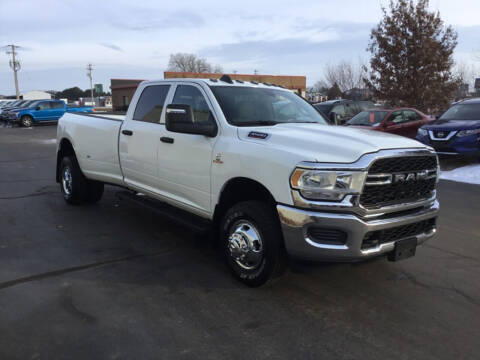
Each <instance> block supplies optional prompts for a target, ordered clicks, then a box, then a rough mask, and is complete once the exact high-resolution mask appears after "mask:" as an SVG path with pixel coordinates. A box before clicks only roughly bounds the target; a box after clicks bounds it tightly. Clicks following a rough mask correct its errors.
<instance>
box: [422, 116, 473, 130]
mask: <svg viewBox="0 0 480 360" xmlns="http://www.w3.org/2000/svg"><path fill="white" fill-rule="evenodd" d="M479 127H480V119H479V120H441V119H438V120H433V121H430V122H429V123H428V124H426V125H423V126H422V129H425V130H439V131H440V130H450V131H452V130H469V129H477V128H479Z"/></svg>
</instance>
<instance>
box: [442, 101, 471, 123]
mask: <svg viewBox="0 0 480 360" xmlns="http://www.w3.org/2000/svg"><path fill="white" fill-rule="evenodd" d="M440 120H480V104H457V105H453V106H452V107H451V108H450V109H448V110H447V111H445V113H444V114H443V115H442V116H441V117H440Z"/></svg>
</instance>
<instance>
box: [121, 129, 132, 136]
mask: <svg viewBox="0 0 480 360" xmlns="http://www.w3.org/2000/svg"><path fill="white" fill-rule="evenodd" d="M122 134H123V135H127V136H132V135H133V131H132V130H122Z"/></svg>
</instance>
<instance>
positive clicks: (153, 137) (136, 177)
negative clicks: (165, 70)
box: [119, 83, 171, 194]
mask: <svg viewBox="0 0 480 360" xmlns="http://www.w3.org/2000/svg"><path fill="white" fill-rule="evenodd" d="M170 87H171V84H169V83H160V84H157V85H155V84H149V85H148V86H146V87H144V88H143V90H142V91H141V94H140V96H139V99H138V101H137V105H136V107H135V109H133V110H132V111H133V114H132V117H131V118H130V117H129V116H127V118H128V120H126V121H124V123H123V124H122V128H121V130H120V135H119V136H120V139H119V154H120V164H121V166H122V172H123V176H124V180H125V182H126V183H127V184H129V185H132V186H134V187H136V188H138V189H139V190H140V191H141V190H147V191H149V192H151V193H156V194H158V178H157V160H158V159H157V152H158V146H159V142H160V138H161V136H162V132H163V128H164V126H163V125H160V119H162V117H163V116H164V115H163V113H164V103H165V99H166V98H167V95H168V92H169V91H170ZM130 111H131V110H130V109H129V112H130Z"/></svg>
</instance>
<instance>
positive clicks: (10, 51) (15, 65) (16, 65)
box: [3, 44, 22, 99]
mask: <svg viewBox="0 0 480 360" xmlns="http://www.w3.org/2000/svg"><path fill="white" fill-rule="evenodd" d="M19 48H20V46H18V45H14V44H11V45H7V46H4V47H3V49H6V50H7V51H6V53H7V55H12V59H11V60H10V61H9V65H10V68H11V69H12V70H13V79H14V80H15V95H16V97H17V99H19V98H20V91H19V90H18V76H17V72H18V71H19V70H20V69H21V67H22V66H21V64H20V60H18V59H17V58H16V56H17V54H18V53H17V51H16V49H19Z"/></svg>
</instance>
